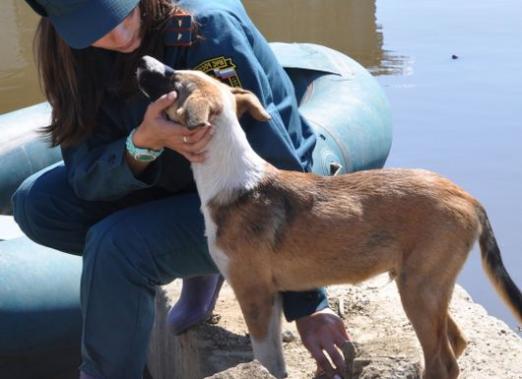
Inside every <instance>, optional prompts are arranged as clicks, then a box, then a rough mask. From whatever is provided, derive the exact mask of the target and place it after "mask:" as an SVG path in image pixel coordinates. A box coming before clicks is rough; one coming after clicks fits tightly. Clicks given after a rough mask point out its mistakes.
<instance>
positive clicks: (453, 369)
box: [397, 270, 459, 379]
mask: <svg viewBox="0 0 522 379" xmlns="http://www.w3.org/2000/svg"><path fill="white" fill-rule="evenodd" d="M397 286H398V288H399V293H400V295H401V300H402V304H403V306H404V310H405V312H406V315H407V316H408V318H409V319H410V321H411V323H412V325H413V328H414V329H415V332H416V334H417V337H418V338H419V341H420V344H421V346H422V350H423V352H424V362H425V367H424V375H423V378H424V379H455V378H457V377H458V374H459V368H458V365H457V360H456V359H455V354H454V352H453V349H452V346H451V345H450V340H449V338H448V323H451V322H452V321H448V313H447V310H448V302H449V299H450V297H451V292H452V289H453V282H452V283H451V286H448V285H447V284H444V281H443V282H442V283H441V282H439V281H438V280H437V278H436V277H427V278H426V277H424V276H423V275H418V273H416V272H415V271H414V270H410V271H408V272H407V273H404V272H403V273H402V274H401V275H399V277H398V278H397Z"/></svg>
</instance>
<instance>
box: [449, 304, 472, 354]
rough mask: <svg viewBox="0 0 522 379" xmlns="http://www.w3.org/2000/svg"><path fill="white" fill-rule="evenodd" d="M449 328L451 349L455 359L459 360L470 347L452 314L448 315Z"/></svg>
mask: <svg viewBox="0 0 522 379" xmlns="http://www.w3.org/2000/svg"><path fill="white" fill-rule="evenodd" d="M447 323H448V325H447V327H448V338H449V341H450V343H451V347H452V349H453V353H454V354H455V357H456V358H458V357H460V356H461V354H462V352H463V351H464V349H465V348H466V346H467V345H468V343H467V342H466V339H465V338H464V336H463V335H462V333H461V331H460V329H459V327H458V325H457V324H456V323H455V321H454V320H453V319H452V318H451V316H450V314H449V313H448V315H447Z"/></svg>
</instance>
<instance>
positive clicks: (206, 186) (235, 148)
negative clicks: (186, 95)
mask: <svg viewBox="0 0 522 379" xmlns="http://www.w3.org/2000/svg"><path fill="white" fill-rule="evenodd" d="M220 90H221V91H222V92H223V96H222V98H223V102H224V104H223V111H222V112H221V113H220V114H219V115H217V116H216V117H215V118H214V119H213V120H211V122H212V123H213V124H214V127H215V134H214V135H213V136H212V138H211V139H210V142H209V143H208V145H207V158H206V160H205V162H203V163H193V164H192V171H193V173H194V179H195V181H196V185H197V187H198V192H199V196H200V198H201V204H202V206H206V204H207V203H208V201H210V200H212V199H215V200H218V201H220V202H223V203H225V202H227V200H228V199H230V198H231V196H233V194H234V193H237V191H240V190H249V189H252V188H254V187H255V186H256V185H257V184H258V183H259V181H260V180H261V179H262V178H263V176H264V172H265V168H266V164H267V163H266V161H265V160H263V158H261V157H260V156H259V155H258V154H257V153H256V152H255V151H254V150H253V149H252V147H251V146H250V144H249V143H248V140H247V138H246V134H245V132H244V131H243V129H242V128H241V125H240V124H239V121H238V119H237V116H236V114H235V107H234V104H233V103H232V102H233V101H234V98H233V96H232V95H231V94H230V93H228V92H227V93H226V92H225V91H227V90H226V89H220Z"/></svg>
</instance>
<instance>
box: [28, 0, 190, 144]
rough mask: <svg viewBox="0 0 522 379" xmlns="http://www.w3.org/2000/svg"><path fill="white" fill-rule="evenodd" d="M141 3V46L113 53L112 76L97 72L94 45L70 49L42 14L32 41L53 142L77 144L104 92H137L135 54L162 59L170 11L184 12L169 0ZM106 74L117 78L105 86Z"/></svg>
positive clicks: (85, 133) (47, 130) (92, 124)
mask: <svg viewBox="0 0 522 379" xmlns="http://www.w3.org/2000/svg"><path fill="white" fill-rule="evenodd" d="M139 7H140V12H141V33H142V43H141V46H140V47H139V48H138V49H137V50H136V51H135V52H133V53H130V54H118V53H115V56H116V59H115V62H114V64H113V66H112V73H113V74H114V75H110V76H108V75H107V73H101V72H99V71H100V68H99V64H96V63H97V62H96V56H97V52H96V50H97V49H95V48H92V47H88V48H86V49H82V50H74V49H71V48H70V47H69V46H68V45H67V44H66V43H65V42H64V41H63V40H62V38H60V36H59V35H58V33H56V31H55V29H54V27H53V26H52V24H51V23H50V21H49V20H48V19H47V18H46V17H42V18H41V20H40V22H39V24H38V28H37V30H36V35H35V41H34V43H35V45H34V46H35V55H36V60H37V66H38V72H39V74H40V83H41V85H42V87H43V91H44V93H45V95H46V97H47V100H48V101H49V103H50V104H51V106H52V116H51V124H50V125H49V126H47V127H45V128H43V132H44V133H45V134H48V135H49V137H50V143H51V145H52V146H57V145H61V146H64V147H67V146H72V145H76V144H78V143H79V142H81V141H82V140H83V139H84V138H85V137H87V136H89V135H90V134H91V132H92V131H93V129H94V128H95V126H96V115H97V113H98V110H99V108H100V105H101V103H102V101H103V98H104V96H105V95H106V93H107V91H116V92H117V93H118V95H120V96H128V95H130V94H132V93H135V92H136V91H137V86H136V81H135V74H134V73H135V70H136V64H137V59H138V58H139V57H141V56H143V55H151V56H154V57H159V58H161V57H162V56H163V49H164V44H163V38H159V37H158V36H159V35H161V34H162V32H163V31H164V29H165V27H166V25H167V22H168V20H169V18H170V17H171V16H172V15H174V14H177V13H186V12H183V11H182V9H180V8H179V7H177V6H175V5H173V4H172V2H171V0H141V1H140V4H139ZM105 69H106V68H105ZM109 74H111V73H109ZM107 77H112V78H114V79H115V80H112V81H111V82H112V88H107V81H106V79H107Z"/></svg>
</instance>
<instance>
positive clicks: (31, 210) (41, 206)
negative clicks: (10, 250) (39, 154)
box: [11, 174, 49, 243]
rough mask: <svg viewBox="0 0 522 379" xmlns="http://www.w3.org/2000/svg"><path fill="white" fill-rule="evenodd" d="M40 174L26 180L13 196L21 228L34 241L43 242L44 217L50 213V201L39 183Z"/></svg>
mask: <svg viewBox="0 0 522 379" xmlns="http://www.w3.org/2000/svg"><path fill="white" fill-rule="evenodd" d="M38 179H39V175H37V174H34V175H31V176H30V177H28V178H27V179H25V180H24V182H23V183H22V184H21V185H20V186H19V187H18V189H17V190H16V191H15V193H14V194H13V196H12V198H11V202H12V206H13V216H14V219H15V221H16V222H17V224H18V225H19V227H20V229H22V231H23V232H24V233H25V234H26V235H27V236H28V237H29V238H30V239H32V240H33V241H35V242H39V243H43V242H47V241H45V240H46V239H47V238H46V235H45V233H42V231H41V229H42V226H43V225H42V219H44V218H45V215H46V214H48V209H47V208H48V205H49V202H48V201H46V200H45V193H41V191H40V188H39V186H38V184H37V182H38Z"/></svg>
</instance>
